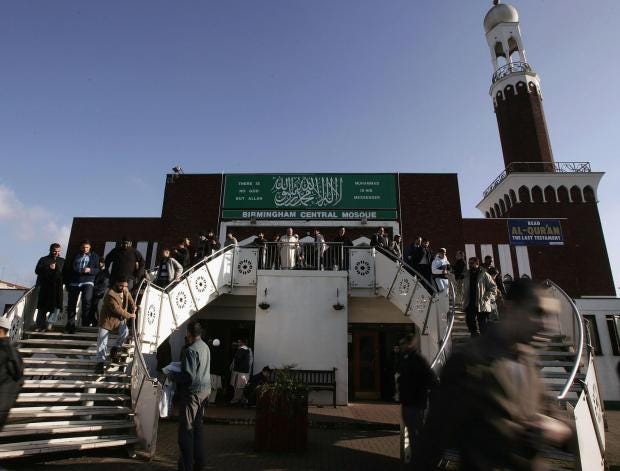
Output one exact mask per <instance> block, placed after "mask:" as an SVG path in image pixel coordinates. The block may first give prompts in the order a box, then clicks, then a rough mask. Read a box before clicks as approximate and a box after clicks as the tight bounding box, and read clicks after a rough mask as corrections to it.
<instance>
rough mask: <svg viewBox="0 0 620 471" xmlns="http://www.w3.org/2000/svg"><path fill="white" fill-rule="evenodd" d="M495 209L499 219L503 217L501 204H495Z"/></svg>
mask: <svg viewBox="0 0 620 471" xmlns="http://www.w3.org/2000/svg"><path fill="white" fill-rule="evenodd" d="M493 207H494V208H495V214H497V217H501V216H502V210H501V209H499V204H497V203H495V205H494V206H493Z"/></svg>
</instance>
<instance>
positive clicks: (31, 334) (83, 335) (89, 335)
mask: <svg viewBox="0 0 620 471" xmlns="http://www.w3.org/2000/svg"><path fill="white" fill-rule="evenodd" d="M97 335H98V332H76V333H75V334H67V333H65V332H54V331H51V332H50V331H46V332H35V331H32V330H31V331H28V332H24V337H28V338H65V339H74V340H77V339H92V340H97Z"/></svg>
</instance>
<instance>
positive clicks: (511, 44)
mask: <svg viewBox="0 0 620 471" xmlns="http://www.w3.org/2000/svg"><path fill="white" fill-rule="evenodd" d="M508 50H509V51H510V52H509V54H510V62H521V56H520V55H519V45H518V44H517V40H516V39H515V38H513V37H510V38H508Z"/></svg>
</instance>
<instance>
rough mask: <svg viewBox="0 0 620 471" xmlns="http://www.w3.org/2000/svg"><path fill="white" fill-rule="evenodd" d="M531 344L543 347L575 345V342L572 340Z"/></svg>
mask: <svg viewBox="0 0 620 471" xmlns="http://www.w3.org/2000/svg"><path fill="white" fill-rule="evenodd" d="M531 345H532V346H533V347H535V348H542V347H559V348H561V347H573V346H574V345H573V343H572V342H551V341H550V342H532V343H531Z"/></svg>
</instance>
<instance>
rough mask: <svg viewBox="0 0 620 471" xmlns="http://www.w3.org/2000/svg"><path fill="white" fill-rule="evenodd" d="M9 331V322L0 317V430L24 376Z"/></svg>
mask: <svg viewBox="0 0 620 471" xmlns="http://www.w3.org/2000/svg"><path fill="white" fill-rule="evenodd" d="M10 330H11V321H10V320H9V319H8V318H7V317H4V316H2V317H0V430H2V428H3V427H4V424H5V423H6V420H7V418H8V416H9V411H10V410H11V407H13V405H14V404H15V400H16V399H17V395H18V394H19V390H20V389H21V386H22V383H23V376H24V366H23V362H22V359H21V357H20V356H19V353H17V350H16V349H15V347H14V346H13V345H12V344H11V339H10V338H9V336H8V335H9V331H10Z"/></svg>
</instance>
